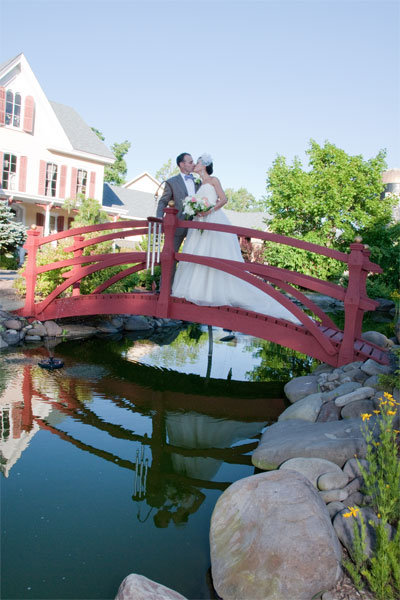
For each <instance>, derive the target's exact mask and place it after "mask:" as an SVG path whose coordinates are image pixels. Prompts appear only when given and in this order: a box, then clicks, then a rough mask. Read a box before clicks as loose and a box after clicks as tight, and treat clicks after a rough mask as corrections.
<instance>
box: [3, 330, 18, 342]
mask: <svg viewBox="0 0 400 600" xmlns="http://www.w3.org/2000/svg"><path fill="white" fill-rule="evenodd" d="M1 337H2V338H3V340H4V341H5V342H6V343H7V344H8V345H9V346H15V345H16V344H18V342H19V341H20V339H21V334H20V332H19V331H16V330H15V329H6V330H5V331H2V332H1Z"/></svg>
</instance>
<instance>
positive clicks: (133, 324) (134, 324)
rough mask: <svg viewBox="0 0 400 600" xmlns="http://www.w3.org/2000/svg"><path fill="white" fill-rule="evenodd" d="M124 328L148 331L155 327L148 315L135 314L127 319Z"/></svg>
mask: <svg viewBox="0 0 400 600" xmlns="http://www.w3.org/2000/svg"><path fill="white" fill-rule="evenodd" d="M124 329H125V330H126V331H148V330H150V329H153V327H152V325H151V324H150V323H149V321H148V320H147V319H146V317H143V316H141V315H133V316H131V317H129V318H128V319H126V320H125V323H124Z"/></svg>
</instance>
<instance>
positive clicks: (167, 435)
mask: <svg viewBox="0 0 400 600" xmlns="http://www.w3.org/2000/svg"><path fill="white" fill-rule="evenodd" d="M94 348H95V347H94V346H92V350H94ZM44 352H45V351H44V350H43V349H37V350H33V351H28V350H26V351H24V352H23V355H20V359H19V363H20V364H19V365H18V364H12V361H11V362H9V368H10V369H9V376H10V379H11V381H9V385H6V386H5V389H4V390H3V392H2V393H1V395H0V406H1V448H0V452H1V471H2V473H3V475H4V476H5V477H8V475H9V473H10V470H11V468H12V467H13V466H14V465H15V464H16V462H17V461H18V459H19V458H20V457H21V455H22V453H23V452H24V451H25V450H27V448H28V446H29V444H30V442H31V440H32V438H33V437H34V436H35V435H36V433H38V432H39V431H40V430H43V431H47V432H50V433H51V434H53V435H55V436H57V437H58V438H60V439H61V440H62V441H64V442H68V444H71V445H72V446H74V447H75V448H79V449H80V450H81V451H84V452H86V453H89V454H91V455H93V456H96V457H99V458H101V459H102V460H104V461H107V462H108V463H112V464H113V465H116V466H117V467H119V468H121V469H128V470H130V471H132V473H133V477H132V500H133V501H134V502H136V503H138V515H137V516H138V520H139V521H140V522H143V521H144V520H147V519H148V518H149V517H150V515H151V516H152V519H153V521H154V524H155V525H156V527H159V528H165V527H168V525H172V524H174V525H176V526H179V525H182V524H184V523H186V522H187V521H188V519H189V517H190V515H192V514H194V513H195V512H196V511H197V510H198V509H199V507H200V506H201V504H202V503H203V501H204V499H205V494H204V492H203V491H201V490H205V489H214V490H220V491H223V490H224V489H225V488H226V487H227V486H228V485H230V483H231V482H232V480H229V479H228V480H221V479H220V478H219V472H220V468H221V465H222V464H228V465H248V466H251V460H250V455H249V454H248V453H249V452H251V451H252V450H253V449H254V448H255V447H256V445H257V440H258V438H259V435H260V433H261V431H262V429H263V428H264V426H265V425H266V423H267V422H268V421H272V420H275V419H276V418H277V416H278V415H279V414H280V412H281V411H282V410H283V408H284V406H283V400H282V399H280V398H276V397H275V398H269V399H266V398H246V397H240V396H239V397H236V398H231V397H225V398H221V397H218V396H214V395H213V386H214V384H213V381H212V380H211V381H210V382H209V387H208V388H207V395H203V394H202V393H198V392H196V390H193V393H191V394H188V393H183V392H180V391H176V389H172V390H169V389H163V390H157V389H152V387H151V386H152V383H154V382H156V381H158V377H159V370H157V369H154V368H153V369H152V368H150V367H140V366H139V365H137V364H135V365H130V366H131V367H132V368H133V371H132V372H130V371H129V368H126V367H127V366H128V365H127V363H126V360H124V359H123V358H121V356H119V357H114V361H113V360H110V359H111V356H110V354H111V353H109V354H108V361H109V363H110V367H109V368H106V367H104V366H102V365H96V364H93V363H92V362H89V363H84V364H82V363H81V364H77V363H76V362H75V360H76V358H78V357H77V348H76V347H75V349H74V351H73V354H74V355H75V360H72V359H71V358H70V357H69V356H68V354H67V353H65V354H64V356H63V360H65V368H64V369H63V370H61V371H53V372H49V371H44V370H41V369H40V368H39V367H38V366H37V362H38V361H39V360H40V359H41V358H42V357H43V354H44ZM97 354H98V351H97ZM89 355H90V349H89V350H88V348H85V356H86V358H88V356H89ZM120 360H122V361H123V363H124V365H125V376H124V377H123V378H121V377H117V378H116V377H115V374H113V371H114V372H117V373H118V372H119V368H118V367H121V365H120V364H119V361H120ZM14 362H15V357H14ZM17 363H18V360H17ZM24 363H25V364H24ZM18 367H19V368H18ZM141 369H144V370H145V374H146V379H147V385H142V384H141V383H137V382H136V381H135V379H137V377H135V375H137V372H138V371H140V370H141ZM149 371H150V372H153V375H155V376H154V377H153V378H151V377H150V378H149ZM132 374H133V380H131V377H132ZM181 377H184V376H183V375H182V374H181ZM139 379H140V377H139ZM167 380H168V381H172V383H174V379H173V378H172V380H171V378H169V379H167ZM225 383H228V382H225ZM233 383H235V384H236V387H237V385H238V384H239V383H240V382H233ZM210 386H211V387H210ZM215 386H216V388H218V381H217V383H216V384H215ZM155 387H157V386H155ZM250 387H251V384H250ZM272 391H274V388H272ZM250 395H251V394H250ZM113 440H114V442H117V443H116V444H115V443H113Z"/></svg>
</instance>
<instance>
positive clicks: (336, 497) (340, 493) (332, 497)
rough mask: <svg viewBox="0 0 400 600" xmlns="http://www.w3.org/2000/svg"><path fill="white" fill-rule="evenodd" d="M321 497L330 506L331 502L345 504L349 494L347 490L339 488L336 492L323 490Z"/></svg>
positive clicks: (320, 493)
mask: <svg viewBox="0 0 400 600" xmlns="http://www.w3.org/2000/svg"><path fill="white" fill-rule="evenodd" d="M319 495H320V496H321V498H322V500H323V501H324V502H325V503H326V504H330V503H331V502H343V501H344V500H346V499H347V497H348V495H349V494H348V493H347V492H346V490H345V489H343V488H337V489H334V490H321V491H320V492H319Z"/></svg>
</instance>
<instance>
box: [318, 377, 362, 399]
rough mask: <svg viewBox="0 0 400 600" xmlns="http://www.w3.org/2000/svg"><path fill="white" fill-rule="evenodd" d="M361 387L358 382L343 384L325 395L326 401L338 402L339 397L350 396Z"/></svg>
mask: <svg viewBox="0 0 400 600" xmlns="http://www.w3.org/2000/svg"><path fill="white" fill-rule="evenodd" d="M360 387H361V383H358V382H356V381H346V383H341V384H340V385H338V386H337V387H335V388H334V389H333V390H331V391H329V392H325V393H324V400H325V402H328V401H329V400H336V398H337V397H338V396H343V395H344V394H350V393H351V392H354V391H355V390H357V389H358V388H360Z"/></svg>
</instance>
